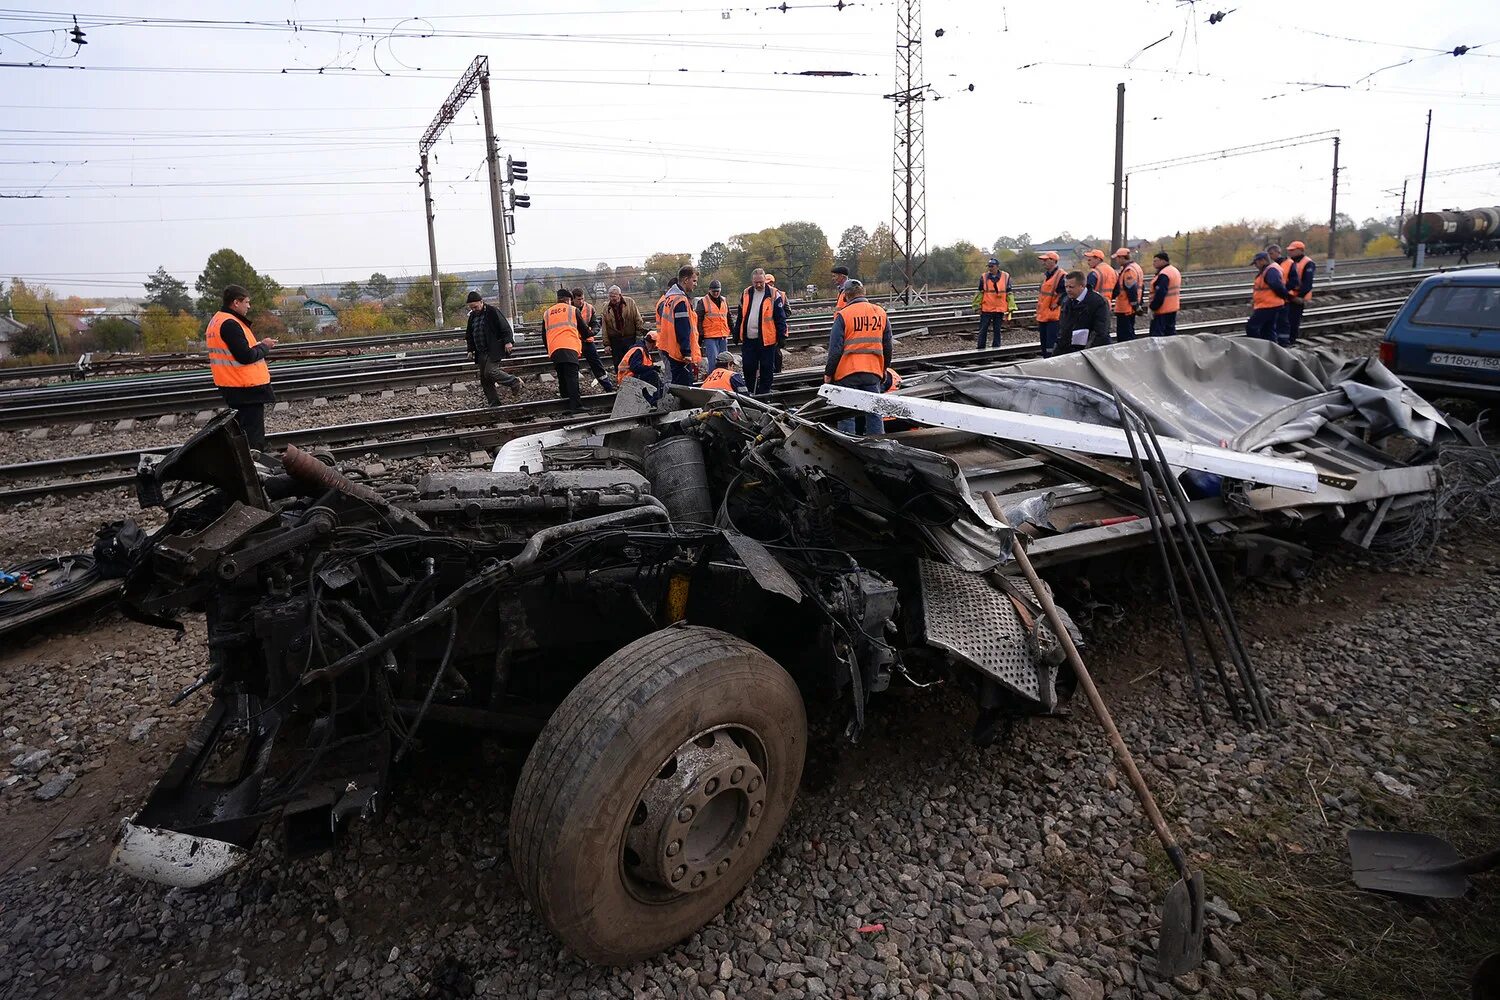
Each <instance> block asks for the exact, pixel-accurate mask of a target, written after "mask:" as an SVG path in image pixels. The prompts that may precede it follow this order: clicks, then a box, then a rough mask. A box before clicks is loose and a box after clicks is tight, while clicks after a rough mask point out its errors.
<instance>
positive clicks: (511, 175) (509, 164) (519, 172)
mask: <svg viewBox="0 0 1500 1000" xmlns="http://www.w3.org/2000/svg"><path fill="white" fill-rule="evenodd" d="M527 174H528V171H527V169H526V161H525V160H512V159H511V158H510V157H508V156H507V157H506V158H505V179H506V181H507V183H510V184H514V183H516V182H517V181H524V180H526V179H527Z"/></svg>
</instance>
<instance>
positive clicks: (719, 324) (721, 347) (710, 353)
mask: <svg viewBox="0 0 1500 1000" xmlns="http://www.w3.org/2000/svg"><path fill="white" fill-rule="evenodd" d="M697 310H698V333H699V334H700V335H701V336H702V337H703V364H704V368H705V371H706V370H708V369H712V368H713V366H714V359H715V358H717V357H718V356H719V355H721V354H723V353H724V352H725V351H727V350H729V300H728V299H726V298H725V297H724V286H723V285H722V284H721V283H720V282H719V279H718V278H715V279H714V280H713V281H710V282H709V283H708V294H707V295H705V296H703V297H702V298H700V299H699V300H698V305H697Z"/></svg>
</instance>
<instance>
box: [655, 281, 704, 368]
mask: <svg viewBox="0 0 1500 1000" xmlns="http://www.w3.org/2000/svg"><path fill="white" fill-rule="evenodd" d="M679 302H687V307H688V311H687V314H688V326H689V328H691V330H692V335H691V337H690V340H691V343H692V345H693V353H692V362H693V364H695V365H697V364H702V363H703V349H702V347H701V346H699V343H698V314H697V312H695V311H694V310H693V304H692V303H691V302H689V301H688V297H687V296H686V295H684V294H682V293H681V292H677V293H675V294H672V293H669V294H666V295H663V296H662V297H661V298H660V299H657V301H656V344H657V346H658V347H660V348H661V349H662V351H663V352H665V353H666V355H667V357H669V358H671V359H672V360H673V361H676V362H677V363H678V364H681V363H682V362H684V361H687V360H688V359H687V358H684V357H683V356H682V346H681V345H680V344H678V343H677V324H676V323H674V322H673V321H672V310H674V309H676V308H677V303H679Z"/></svg>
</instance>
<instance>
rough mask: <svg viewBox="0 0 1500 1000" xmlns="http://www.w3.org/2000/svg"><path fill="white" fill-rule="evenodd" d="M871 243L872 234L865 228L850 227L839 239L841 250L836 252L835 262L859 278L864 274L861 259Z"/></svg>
mask: <svg viewBox="0 0 1500 1000" xmlns="http://www.w3.org/2000/svg"><path fill="white" fill-rule="evenodd" d="M869 242H870V234H869V233H867V232H865V227H864V226H850V227H849V228H848V229H846V230H844V233H843V235H842V236H840V237H839V248H838V250H837V251H835V252H834V255H833V259H834V261H835V262H836V263H839V264H842V265H844V266H845V267H847V268H848V269H849V273H850V274H851V275H852V276H853V277H856V278H858V277H859V276H860V274H861V273H862V272H861V271H860V269H859V263H860V261H859V257H860V254H862V253H864V252H865V247H866V246H867V245H868V244H869Z"/></svg>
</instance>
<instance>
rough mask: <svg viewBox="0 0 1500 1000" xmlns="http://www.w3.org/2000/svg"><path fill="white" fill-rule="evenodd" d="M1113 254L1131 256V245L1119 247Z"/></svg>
mask: <svg viewBox="0 0 1500 1000" xmlns="http://www.w3.org/2000/svg"><path fill="white" fill-rule="evenodd" d="M1113 256H1115V257H1129V256H1130V248H1129V247H1121V248H1120V249H1118V250H1116V251H1115V252H1114V254H1113Z"/></svg>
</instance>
